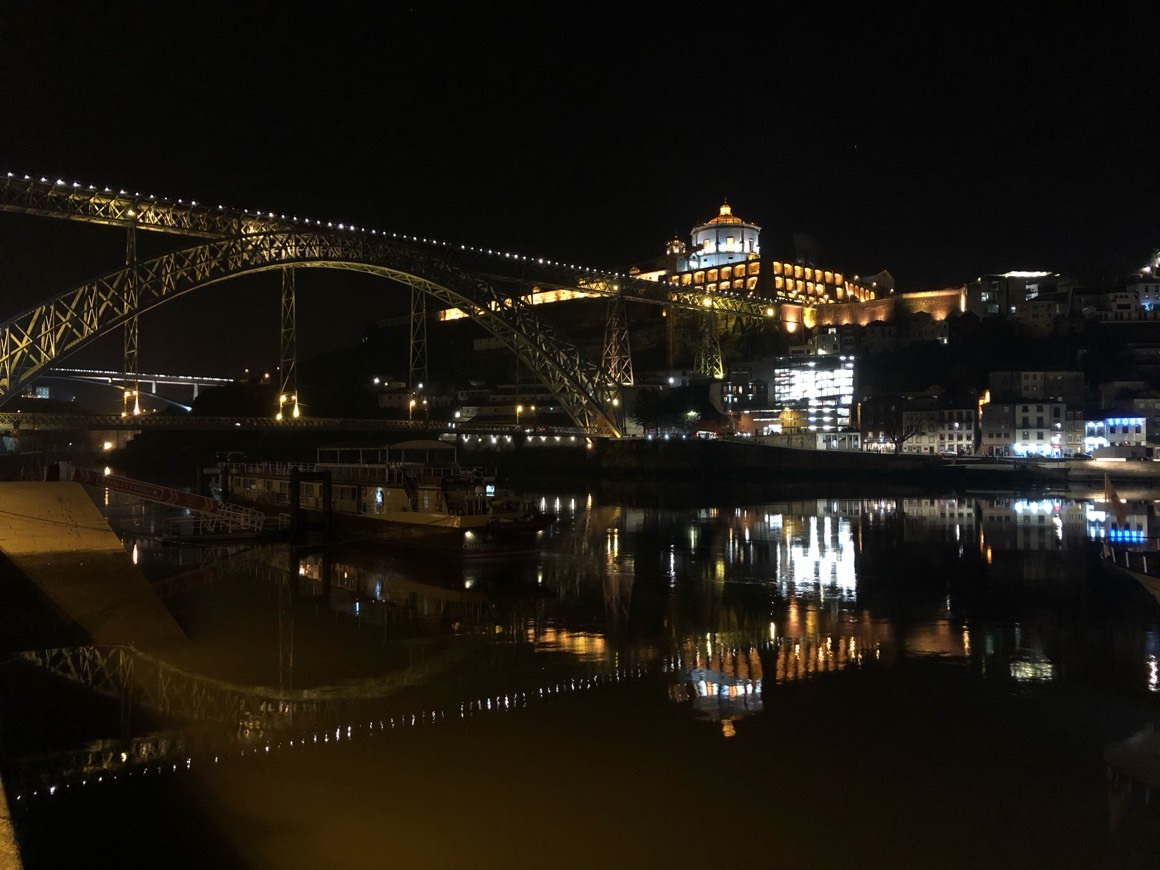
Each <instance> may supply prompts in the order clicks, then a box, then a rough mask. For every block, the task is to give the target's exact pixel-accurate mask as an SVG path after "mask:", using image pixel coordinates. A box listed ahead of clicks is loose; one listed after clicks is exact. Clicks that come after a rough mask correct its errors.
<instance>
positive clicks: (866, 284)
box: [629, 203, 893, 307]
mask: <svg viewBox="0 0 1160 870" xmlns="http://www.w3.org/2000/svg"><path fill="white" fill-rule="evenodd" d="M760 233H761V227H759V226H757V225H756V224H752V223H749V222H747V221H745V220H742V219H741V218H740V217H738V216H737V215H735V214H733V209H732V207H731V206H730V205H729V204H728V203H724V204H722V206H721V208H720V211H719V213H718V214H717V215H716V216H715V217H713V218H711V219H710V220H708V221H706V222H705V223H703V224H698V225H697V226H695V227H693V230H692V232H691V234H690V240H691V244H690V246H689V247H688V248H687V249H686V248H685V246H684V245H683V244H682V243H681V242H680V241H679V240H677V239H674V240H672V241H671V242H669V243H668V245H667V247H666V256H665V258H664V259H663V260H662V261H660V262H659V263H656V264H653V265H651V266H647V267H635V268H633V269H632V270H630V272H629V274H630V275H632V276H633V277H637V278H647V279H650V280H654V281H663V282H668V283H670V284H677V285H679V286H680V287H681V289H683V290H698V291H703V292H704V293H706V294H713V293H732V294H738V293H746V294H758V295H761V296H767V297H769V298H772V299H779V300H781V301H784V302H791V303H797V304H799V305H802V306H805V307H816V306H819V305H827V304H834V303H841V302H867V301H870V300H872V299H877V298H878V297H879V296H883V295H888V294H889V293H891V292H893V287H885V286H883V287H881V288H879V287H877V286H875V285H876V283H877V276H876V277H875V279H874V280H867V281H862V280H861V279H860V278H859V276H857V275H854V276H852V277H851V276H848V275H846V274H845V273H844V272H842V271H840V270H834V269H825V268H820V267H818V266H815V265H813V264H810V265H806V264H804V263H800V262H787V261H785V260H777V259H766V258H763V257H762V256H761V243H760Z"/></svg>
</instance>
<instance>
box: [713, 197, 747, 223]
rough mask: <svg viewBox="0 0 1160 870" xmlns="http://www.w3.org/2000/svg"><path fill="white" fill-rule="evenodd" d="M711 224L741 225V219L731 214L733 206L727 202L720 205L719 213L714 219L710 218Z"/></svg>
mask: <svg viewBox="0 0 1160 870" xmlns="http://www.w3.org/2000/svg"><path fill="white" fill-rule="evenodd" d="M709 223H711V224H739V223H742V220H741V218H739V217H737V215H735V214H733V206H731V205H730V204H729V203H728V202H723V203H721V213H720V214H719V215H717V217H715V218H710V219H709Z"/></svg>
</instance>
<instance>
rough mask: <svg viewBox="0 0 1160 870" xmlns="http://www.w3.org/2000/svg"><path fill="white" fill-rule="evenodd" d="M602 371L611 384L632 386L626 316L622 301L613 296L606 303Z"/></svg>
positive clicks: (618, 297)
mask: <svg viewBox="0 0 1160 870" xmlns="http://www.w3.org/2000/svg"><path fill="white" fill-rule="evenodd" d="M604 370H605V371H606V372H608V376H609V377H610V378H611V379H612V383H614V384H621V385H624V386H631V385H632V350H631V349H630V348H629V344H628V315H627V313H626V312H625V309H624V299H623V298H622V297H620V296H613V297H612V298H611V299H609V301H608V317H607V319H606V320H605V324H604Z"/></svg>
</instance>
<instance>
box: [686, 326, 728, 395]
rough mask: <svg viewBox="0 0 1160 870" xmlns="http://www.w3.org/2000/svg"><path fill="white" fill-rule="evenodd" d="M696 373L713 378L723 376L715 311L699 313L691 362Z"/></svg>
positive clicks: (720, 378)
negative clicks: (699, 319)
mask: <svg viewBox="0 0 1160 870" xmlns="http://www.w3.org/2000/svg"><path fill="white" fill-rule="evenodd" d="M693 370H694V371H696V372H697V374H701V375H705V376H706V377H710V378H713V379H714V380H722V379H723V378H724V377H725V363H724V361H723V360H722V359H721V342H720V341H719V340H718V337H717V313H716V312H715V311H712V310H710V311H706V312H705V313H704V314H702V315H701V322H700V323H699V324H698V329H697V355H696V358H695V361H694V363H693Z"/></svg>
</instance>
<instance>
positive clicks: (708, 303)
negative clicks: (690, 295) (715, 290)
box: [701, 296, 713, 308]
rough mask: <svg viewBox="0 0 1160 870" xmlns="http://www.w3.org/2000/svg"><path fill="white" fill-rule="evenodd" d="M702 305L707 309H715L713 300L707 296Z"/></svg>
mask: <svg viewBox="0 0 1160 870" xmlns="http://www.w3.org/2000/svg"><path fill="white" fill-rule="evenodd" d="M701 304H702V305H704V306H705V307H706V308H712V307H713V300H712V299H711V298H710V297H708V296H706V297H705V298H704V299H702V300H701Z"/></svg>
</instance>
